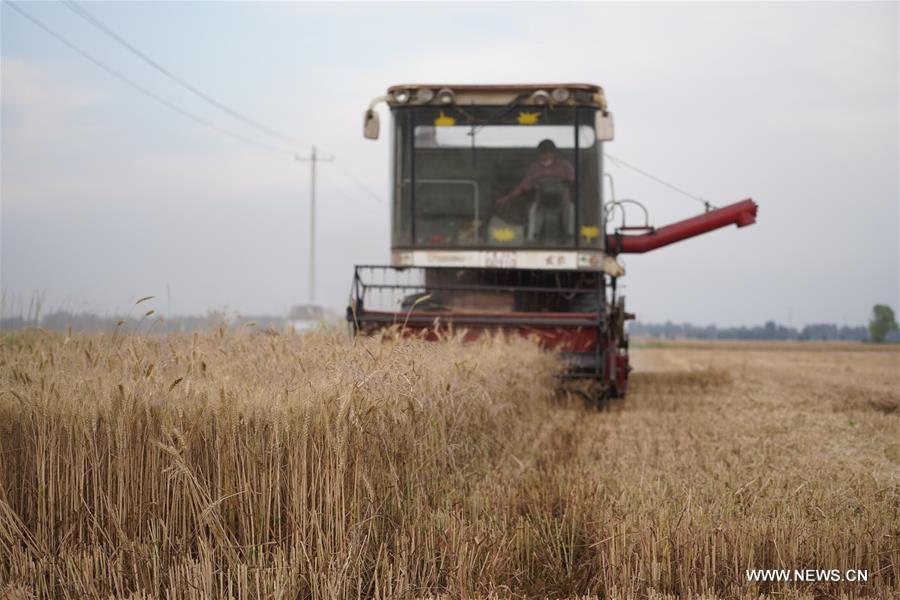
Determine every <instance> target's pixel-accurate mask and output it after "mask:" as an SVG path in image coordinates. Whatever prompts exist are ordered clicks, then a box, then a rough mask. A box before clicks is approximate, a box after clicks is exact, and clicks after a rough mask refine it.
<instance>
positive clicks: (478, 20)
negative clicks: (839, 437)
mask: <svg viewBox="0 0 900 600" xmlns="http://www.w3.org/2000/svg"><path fill="white" fill-rule="evenodd" d="M20 6H22V7H23V9H24V10H26V11H28V12H29V13H30V14H32V15H33V16H34V17H36V18H37V19H39V20H40V21H42V22H43V23H45V24H46V25H47V26H49V27H50V28H52V29H54V30H55V31H57V32H58V33H60V34H61V35H63V36H65V37H66V38H67V39H69V40H70V41H71V42H72V43H74V44H75V45H77V46H78V47H80V48H81V49H83V50H84V51H86V52H88V53H89V54H91V55H92V56H94V57H95V58H97V59H99V60H101V61H102V62H104V63H106V64H107V65H109V66H110V67H112V68H114V69H116V70H118V71H120V72H122V73H124V74H126V75H127V76H128V77H130V78H131V79H133V80H134V81H135V82H137V83H139V84H140V85H142V86H144V87H145V88H147V89H149V90H151V91H152V92H153V93H155V94H158V95H159V96H161V97H163V98H165V99H166V100H167V101H169V102H172V103H174V104H176V105H178V106H180V107H182V108H183V109H185V110H188V111H190V112H192V113H194V114H196V115H198V116H201V117H202V118H204V119H207V120H209V121H211V122H213V123H214V124H216V125H217V126H219V127H221V128H225V129H228V130H230V131H234V132H237V133H240V134H241V135H244V136H246V137H249V138H253V139H255V140H259V141H264V142H266V143H270V144H272V145H275V146H279V147H284V148H288V149H289V150H292V149H296V150H297V151H299V152H303V153H308V150H309V146H310V145H311V144H316V145H317V146H318V147H320V148H321V151H323V152H327V153H331V154H333V155H334V156H335V158H336V161H335V162H334V163H332V164H326V165H322V167H321V171H320V172H321V174H322V177H321V180H320V183H321V185H320V188H319V190H320V196H319V202H318V206H317V208H318V232H319V234H318V239H319V244H318V256H319V261H318V265H319V266H318V272H319V277H318V292H319V293H318V295H319V297H320V299H321V300H322V301H324V302H326V303H327V304H329V305H332V306H334V307H335V308H340V309H342V307H343V306H344V304H345V303H346V299H347V295H348V292H349V287H350V283H351V275H352V266H353V264H354V263H362V262H366V263H378V262H387V261H388V260H389V241H388V240H389V236H388V206H387V203H386V199H387V195H388V178H387V175H388V140H387V136H382V139H381V140H379V141H377V142H372V141H368V140H365V139H363V138H362V134H361V120H362V112H363V110H364V109H365V108H366V106H367V103H368V102H369V100H370V99H371V98H373V97H375V96H377V95H380V94H381V93H383V91H384V89H385V88H386V87H388V86H389V85H391V84H394V83H401V82H414V81H428V82H431V81H438V82H444V81H447V82H455V83H502V82H523V83H541V82H554V81H566V82H569V81H583V82H588V83H596V84H599V85H602V86H603V87H604V89H605V90H606V93H607V97H608V99H609V102H610V108H611V110H612V111H613V112H614V114H615V120H616V140H615V141H614V142H613V143H611V144H609V145H608V147H607V151H608V152H609V153H610V154H612V155H614V156H619V157H621V158H623V159H624V160H627V161H629V162H632V163H635V164H637V165H639V166H640V167H641V168H643V169H645V170H648V171H650V172H652V173H654V174H656V175H658V176H660V177H662V178H663V179H666V180H668V181H671V182H672V183H674V184H675V185H677V186H679V187H681V188H684V189H686V190H689V191H691V192H692V193H695V194H698V195H701V196H703V197H704V198H708V199H709V200H711V201H712V202H713V203H714V204H720V205H721V204H727V203H730V202H733V201H738V200H742V199H744V198H748V197H752V198H753V199H754V200H755V201H756V202H758V203H759V206H760V211H759V218H758V222H757V224H756V225H754V226H752V227H747V228H744V229H740V230H738V229H736V228H733V227H729V228H727V229H724V230H720V231H717V232H714V233H710V234H707V235H705V236H702V237H699V238H696V239H693V240H689V241H686V242H683V243H681V244H678V245H675V246H671V247H668V248H665V249H661V250H658V251H656V252H652V253H649V254H647V255H644V256H634V257H625V258H624V262H625V263H626V267H627V270H628V273H627V275H626V277H625V278H624V279H623V282H624V284H625V285H624V288H625V293H626V295H627V297H628V304H629V307H630V309H631V310H633V311H635V312H636V313H637V314H638V318H639V319H640V320H644V321H665V320H673V321H691V322H694V323H698V324H707V323H715V324H718V325H751V324H759V323H762V322H764V321H766V320H769V319H774V320H776V321H779V322H783V323H788V324H792V325H794V326H802V325H804V324H807V323H811V322H823V321H828V322H837V323H840V324H850V325H858V324H863V323H865V321H866V319H867V318H868V315H869V313H870V311H871V307H872V305H873V304H875V303H889V304H891V305H892V306H893V307H894V308H895V309H896V308H897V305H898V302H900V241H898V240H900V235H898V234H900V172H898V164H900V156H898V135H900V120H898V113H900V90H898V72H900V65H898V43H900V42H898V3H896V2H891V3H873V4H867V3H847V4H839V3H827V4H818V3H795V4H770V3H766V4H762V3H759V4H733V3H701V4H677V3H665V4H650V3H634V4H627V5H626V4H617V3H609V4H539V3H503V4H476V3H460V4H414V3H413V4H378V3H368V4H327V5H326V4H306V3H196V4H195V3H124V2H123V3H85V4H84V6H85V7H86V8H87V9H88V10H89V11H90V12H91V13H92V14H93V15H94V16H96V17H97V18H99V19H100V20H101V21H103V22H104V23H105V24H106V25H108V26H109V27H111V28H112V29H113V30H115V31H116V32H118V33H119V34H120V35H121V36H122V37H124V38H125V39H127V40H128V41H129V42H130V43H132V44H133V45H134V46H136V47H137V48H138V49H140V50H142V51H144V52H145V53H146V54H147V55H149V56H150V57H152V58H153V59H155V60H156V61H158V62H159V63H160V64H161V65H163V66H164V67H166V68H168V69H169V70H171V71H172V72H173V73H175V74H176V75H178V76H180V77H181V78H183V79H185V80H187V81H189V82H190V83H191V84H193V85H195V86H196V87H198V88H199V89H201V90H203V91H205V92H206V93H208V94H209V95H210V96H213V97H214V98H216V99H218V100H220V101H221V102H224V103H225V104H227V105H228V106H230V107H232V108H234V109H236V110H238V111H240V112H242V113H243V114H246V115H248V116H250V117H252V118H253V119H255V120H257V121H259V122H262V123H264V124H266V125H267V126H269V127H271V128H272V129H273V130H277V131H278V132H279V133H281V134H282V135H284V136H286V137H289V138H292V139H296V140H298V141H299V142H300V143H299V144H290V143H287V142H283V141H281V140H278V139H275V138H266V136H265V135H264V134H262V133H260V132H258V131H255V130H254V129H252V128H250V127H247V126H246V125H245V124H244V123H242V122H240V121H237V120H235V119H234V118H232V117H231V116H229V115H228V114H226V113H224V112H222V111H221V110H219V109H217V108H216V107H214V106H212V105H210V104H207V103H205V102H203V101H202V100H201V99H199V98H197V97H196V96H193V95H191V94H190V93H189V92H187V91H186V90H184V89H182V88H180V87H178V86H177V85H176V84H174V83H173V82H172V81H171V80H169V79H166V78H165V77H164V76H162V75H161V74H160V73H159V72H157V71H155V70H153V69H152V68H151V67H150V66H149V65H147V64H146V63H144V62H142V61H140V60H139V59H138V58H137V57H135V56H134V55H132V54H130V53H129V52H128V51H127V50H126V49H125V48H123V47H122V46H120V45H118V44H117V43H116V42H115V41H113V40H112V39H110V38H109V37H106V36H105V35H104V34H103V33H102V32H100V31H99V30H97V29H95V28H93V26H92V25H90V24H89V23H87V22H86V21H84V20H82V19H81V18H79V17H78V16H77V15H76V14H75V13H74V12H72V11H71V10H69V9H68V8H66V7H65V6H64V5H62V4H60V3H56V2H49V3H41V4H36V3H26V4H22V5H20ZM383 117H384V118H385V122H387V119H386V117H387V115H385V114H383ZM608 169H609V171H610V172H611V173H612V174H613V176H614V177H615V183H616V191H617V194H618V196H619V197H620V198H621V197H627V198H634V199H638V200H640V201H642V202H644V203H645V204H647V205H648V207H649V208H650V210H651V218H652V221H653V223H654V224H656V225H663V224H665V223H667V222H670V221H672V220H677V219H680V218H684V217H688V216H691V215H692V214H694V213H696V212H697V211H698V210H701V209H702V207H701V206H700V205H699V204H697V203H695V202H693V201H692V200H690V199H688V198H684V197H682V196H679V195H678V194H676V193H674V192H672V191H670V190H668V189H666V188H665V187H662V186H660V185H658V184H656V183H654V182H653V181H650V180H647V179H645V178H643V177H641V176H640V175H637V174H635V173H633V172H630V171H628V170H625V169H623V168H621V167H616V166H614V165H608ZM348 173H351V174H352V175H353V176H354V177H355V178H356V179H357V180H358V181H359V182H361V183H362V184H363V185H360V184H359V183H357V181H354V179H352V178H351V177H350V176H349V175H348ZM364 186H365V188H367V189H364ZM308 190H309V174H308V165H307V164H305V163H299V162H296V161H294V160H293V159H292V157H291V155H290V154H289V153H284V154H282V153H278V152H274V151H269V150H266V149H262V148H259V147H256V146H253V145H250V144H247V143H243V142H240V141H236V140H234V139H232V138H229V137H226V136H224V135H222V134H220V133H217V132H216V131H213V130H211V129H209V128H207V127H205V126H204V125H201V124H199V123H197V122H194V121H191V120H189V119H187V118H185V117H184V116H182V115H180V114H177V113H175V112H173V111H172V110H171V109H169V108H167V107H165V106H162V105H160V104H158V103H156V102H154V101H153V100H151V99H149V98H147V97H145V96H143V95H141V94H140V93H139V92H137V91H135V90H134V89H132V88H131V87H129V86H128V85H126V84H124V83H123V82H121V81H119V80H118V79H116V78H114V77H113V76H111V75H110V74H109V73H107V72H105V71H103V70H101V69H100V68H98V67H97V66H96V65H94V64H92V63H90V62H88V61H87V60H86V59H85V58H83V57H82V56H79V55H78V54H76V53H75V52H74V51H73V50H72V49H70V48H68V47H66V46H65V45H63V44H62V43H60V42H59V41H58V40H56V39H54V38H53V37H51V36H50V35H48V34H47V33H46V32H44V31H42V30H40V29H38V28H37V27H36V26H35V25H34V24H33V23H31V22H29V21H27V20H26V19H25V18H23V17H22V16H21V15H20V14H19V13H17V12H15V11H14V10H13V9H12V8H11V7H10V6H8V5H7V4H6V3H4V4H3V7H2V209H0V210H2V212H0V217H2V240H0V247H2V260H0V269H2V270H0V283H2V289H3V293H4V296H5V299H6V304H7V308H6V310H7V313H9V311H10V307H11V306H15V305H19V306H23V305H26V304H27V301H28V298H29V297H30V296H31V295H32V294H33V293H34V292H35V291H38V290H40V291H44V292H45V294H46V308H45V310H47V309H49V310H52V309H55V308H64V309H67V310H73V311H81V310H91V311H95V312H99V313H117V312H127V311H128V310H129V308H130V307H131V305H132V304H133V302H134V300H135V299H137V298H139V297H141V296H146V295H151V294H152V295H156V296H157V297H159V298H160V300H159V301H158V304H157V308H158V309H159V310H160V312H162V313H168V314H190V313H193V314H198V313H204V312H206V311H207V310H210V309H222V308H229V309H232V310H238V311H242V312H243V313H245V314H247V313H269V314H283V313H285V312H286V311H287V310H288V308H289V307H290V306H291V305H293V304H297V303H302V302H305V301H306V298H307V283H306V282H307V274H308V272H307V266H306V265H307V260H308V250H307V247H308V237H307V231H308V226H309V221H308V214H309V192H308ZM368 190H372V191H374V195H375V196H377V197H378V198H379V200H380V201H379V200H377V199H376V198H374V197H373V195H372V194H371V193H370V192H369V191H368Z"/></svg>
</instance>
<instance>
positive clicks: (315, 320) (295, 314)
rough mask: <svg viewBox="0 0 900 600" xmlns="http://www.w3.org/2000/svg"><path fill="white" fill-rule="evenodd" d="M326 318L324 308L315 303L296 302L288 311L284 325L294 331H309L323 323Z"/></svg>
mask: <svg viewBox="0 0 900 600" xmlns="http://www.w3.org/2000/svg"><path fill="white" fill-rule="evenodd" d="M326 318H327V314H326V311H325V308H324V307H322V306H319V305H317V304H298V305H297V306H295V307H293V308H291V310H290V312H288V316H287V322H286V323H285V327H286V328H287V329H288V330H291V329H293V330H294V331H296V332H298V333H299V332H301V331H311V330H313V329H315V328H316V327H318V326H319V325H320V324H321V323H324V321H325V319H326Z"/></svg>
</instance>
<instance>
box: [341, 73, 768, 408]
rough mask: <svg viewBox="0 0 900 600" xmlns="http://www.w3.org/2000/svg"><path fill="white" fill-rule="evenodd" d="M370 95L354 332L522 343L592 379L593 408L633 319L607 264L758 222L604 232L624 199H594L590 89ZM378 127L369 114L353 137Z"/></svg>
mask: <svg viewBox="0 0 900 600" xmlns="http://www.w3.org/2000/svg"><path fill="white" fill-rule="evenodd" d="M382 100H383V101H386V102H387V103H388V105H389V106H390V108H391V113H392V117H393V122H392V127H393V139H394V148H393V153H394V154H393V165H392V173H393V199H392V201H393V211H392V265H390V266H379V265H361V266H357V267H356V270H355V274H354V280H353V288H352V291H351V298H350V305H349V307H348V309H347V320H348V322H349V323H350V325H351V328H352V330H353V332H354V333H358V334H372V333H374V332H376V331H379V330H381V329H384V328H387V327H393V328H395V329H396V330H397V331H398V332H400V334H401V335H416V336H421V337H423V338H425V339H430V340H436V339H439V338H440V337H441V336H442V335H443V333H444V332H446V331H448V330H452V331H456V332H461V333H462V335H463V337H464V339H467V340H474V339H477V338H478V337H480V336H483V335H486V334H493V333H495V332H498V331H501V332H504V333H507V334H513V335H522V336H528V337H531V338H533V339H536V340H537V341H538V342H539V343H540V344H541V345H542V346H543V347H545V348H547V349H548V350H553V351H556V352H559V353H560V354H561V355H562V356H563V358H564V360H565V361H566V362H567V364H568V366H569V368H568V370H567V372H566V374H565V376H566V377H573V378H588V379H591V380H594V381H596V382H598V383H600V384H601V386H600V388H601V390H602V391H601V392H600V393H599V395H598V398H599V397H603V398H606V397H610V396H612V397H621V396H623V395H624V394H625V391H626V389H627V381H628V372H629V371H630V366H629V363H628V336H627V334H626V331H625V322H626V321H627V320H629V319H633V318H634V315H632V314H630V313H628V312H626V310H625V302H624V298H623V297H621V296H619V295H617V289H616V288H617V285H616V284H617V279H618V278H619V277H620V276H622V275H623V274H624V269H623V268H622V267H621V265H619V264H618V262H617V261H616V256H617V255H619V254H637V253H644V252H649V251H652V250H655V249H657V248H661V247H664V246H667V245H669V244H673V243H677V242H680V241H682V240H685V239H688V238H691V237H695V236H698V235H701V234H703V233H706V232H708V231H713V230H715V229H720V228H722V227H726V226H728V225H736V226H737V227H744V226H747V225H750V224H752V223H754V222H755V220H756V213H757V205H756V203H754V202H753V201H752V200H749V199H748V200H744V201H741V202H737V203H735V204H731V205H729V206H725V207H722V208H715V209H709V208H710V207H709V205H707V209H708V210H707V211H706V212H704V213H703V214H700V215H697V216H694V217H691V218H688V219H685V220H683V221H678V222H676V223H672V224H670V225H666V226H664V227H660V228H658V229H657V228H653V227H649V226H644V227H627V226H626V225H625V224H624V222H623V224H622V226H621V227H619V228H616V229H614V230H613V231H612V233H606V232H607V217H608V216H609V213H610V212H611V211H612V210H613V209H614V208H615V207H616V206H618V207H621V206H622V204H623V203H625V202H630V201H622V202H616V201H615V200H614V199H613V201H612V202H605V201H604V198H603V185H602V182H603V176H604V174H603V157H604V154H603V151H602V147H603V142H608V141H610V140H611V139H612V135H613V132H612V115H611V114H610V113H609V111H608V110H607V106H606V99H605V96H604V93H603V90H602V89H601V88H599V87H598V86H593V85H589V84H557V85H548V86H538V85H521V86H514V85H513V86H430V85H405V86H394V87H392V88H390V89H389V90H388V95H387V96H385V97H381V98H379V99H377V100H376V102H377V101H382ZM374 104H375V102H373V106H374ZM378 130H379V125H378V117H377V114H376V113H374V111H373V110H372V107H371V106H370V108H369V110H368V111H367V112H366V118H365V135H366V137H369V138H376V137H377V136H378ZM517 199H518V201H519V206H518V207H516V205H515V203H516V201H517ZM635 230H641V231H642V232H641V233H637V234H635V233H629V232H632V231H635Z"/></svg>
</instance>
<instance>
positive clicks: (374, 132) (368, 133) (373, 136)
mask: <svg viewBox="0 0 900 600" xmlns="http://www.w3.org/2000/svg"><path fill="white" fill-rule="evenodd" d="M363 135H364V136H365V138H366V139H367V140H377V139H378V113H377V112H375V111H374V110H372V109H369V110H367V111H366V116H365V117H364V119H363Z"/></svg>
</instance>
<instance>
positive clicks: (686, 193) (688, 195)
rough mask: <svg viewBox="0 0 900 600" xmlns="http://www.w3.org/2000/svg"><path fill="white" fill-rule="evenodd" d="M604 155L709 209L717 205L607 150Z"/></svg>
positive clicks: (614, 162) (617, 163)
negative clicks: (608, 152)
mask: <svg viewBox="0 0 900 600" xmlns="http://www.w3.org/2000/svg"><path fill="white" fill-rule="evenodd" d="M603 156H605V157H606V158H608V159H609V160H611V161H612V162H613V164H615V165H621V166H623V167H627V168H629V169H631V170H632V171H635V172H637V173H640V174H641V175H643V176H644V177H648V178H650V179H652V180H653V181H655V182H657V183H659V184H662V185H664V186H666V187H667V188H669V189H670V190H674V191H676V192H678V193H679V194H682V195H684V196H687V197H688V198H690V199H691V200H696V201H697V202H699V203H701V204H702V205H703V206H705V207H706V209H707V210H709V209H710V208H715V207H713V205H712V204H710V203H709V202H707V201H706V200H704V199H703V198H701V197H700V196H695V195H694V194H691V193H690V192H686V191H684V190H683V189H681V188H679V187H676V186H674V185H672V184H671V183H669V182H668V181H663V180H662V179H660V178H659V177H657V176H655V175H651V174H650V173H648V172H647V171H644V170H643V169H641V168H639V167H636V166H634V165H632V164H630V163H627V162H625V161H624V160H622V159H621V158H617V157H615V156H612V155H610V154H607V153H606V152H604V153H603Z"/></svg>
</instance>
